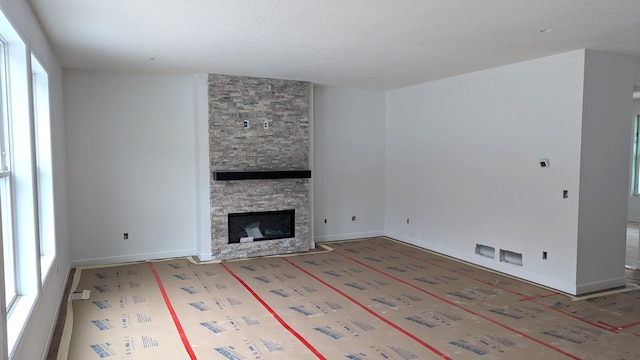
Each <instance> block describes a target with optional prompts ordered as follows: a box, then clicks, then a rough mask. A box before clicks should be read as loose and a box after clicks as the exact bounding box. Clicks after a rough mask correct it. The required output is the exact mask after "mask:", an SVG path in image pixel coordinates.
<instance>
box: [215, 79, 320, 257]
mask: <svg viewBox="0 0 640 360" xmlns="http://www.w3.org/2000/svg"><path fill="white" fill-rule="evenodd" d="M245 120H249V128H248V129H244V128H243V122H244V121H245ZM264 121H268V122H269V129H264V128H263V122H264ZM209 149H210V150H209V152H210V158H209V160H210V169H211V170H212V171H266V170H308V169H309V83H307V82H303V81H291V80H280V79H264V78H252V77H239V76H226V75H214V74H210V75H209ZM210 191H211V194H210V201H211V253H212V257H213V259H218V260H227V259H237V258H245V257H253V256H265V255H274V254H284V253H292V252H300V251H306V250H309V247H310V243H311V239H310V236H309V234H310V231H309V224H310V214H309V191H310V189H309V179H275V180H234V181H214V180H213V177H212V174H210ZM286 209H295V211H296V214H295V227H296V228H295V233H296V237H295V238H291V239H278V240H266V241H256V242H251V243H240V244H228V223H227V214H229V213H241V212H254V211H275V210H286Z"/></svg>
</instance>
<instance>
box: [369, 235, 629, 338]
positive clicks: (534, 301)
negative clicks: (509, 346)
mask: <svg viewBox="0 0 640 360" xmlns="http://www.w3.org/2000/svg"><path fill="white" fill-rule="evenodd" d="M377 245H378V246H380V247H382V248H384V249H387V250H390V251H394V252H396V253H399V254H402V255H404V256H406V257H408V258H411V259H414V260H417V261H422V262H425V263H427V264H429V265H432V266H436V267H438V268H440V269H443V270H447V271H450V272H452V273H454V274H456V275H460V276H462V277H466V278H467V279H471V280H475V281H478V282H480V283H483V284H485V285H489V286H491V287H494V288H496V289H500V290H503V291H506V292H509V293H512V294H515V295H519V296H524V297H523V298H521V299H520V300H519V301H530V302H532V303H535V304H538V305H540V306H543V307H545V308H548V309H550V310H553V311H557V312H558V313H560V314H562V315H566V316H568V317H571V318H573V319H575V320H578V321H580V322H583V323H585V324H589V325H591V326H595V327H597V328H599V329H602V330H605V331H610V332H614V333H615V332H617V331H616V329H613V328H609V327H606V326H602V325H599V324H597V323H594V322H592V321H589V320H586V319H583V318H581V317H579V316H575V315H572V314H569V313H567V312H564V311H562V310H560V309H556V308H554V307H553V306H550V305H547V304H545V303H542V302H539V301H537V299H542V298H546V297H550V296H556V295H559V293H558V292H552V293H550V294H546V295H539V296H526V295H524V294H521V293H518V292H516V291H512V290H510V289H506V288H504V287H500V286H496V285H494V284H492V283H490V282H488V281H484V280H481V279H477V278H474V277H473V276H470V275H467V274H464V273H462V272H459V271H456V270H452V269H449V268H447V267H445V266H440V265H438V264H435V263H432V262H431V261H429V260H425V259H421V258H419V257H415V256H412V255H409V254H405V253H404V252H402V251H398V250H395V249H393V248H391V247H388V246H385V245H382V244H377Z"/></svg>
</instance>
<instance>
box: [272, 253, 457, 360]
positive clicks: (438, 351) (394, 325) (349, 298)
mask: <svg viewBox="0 0 640 360" xmlns="http://www.w3.org/2000/svg"><path fill="white" fill-rule="evenodd" d="M282 260H284V261H286V262H288V263H289V264H291V265H292V266H293V267H295V268H296V269H298V270H300V271H302V272H303V273H305V274H307V275H309V276H310V277H312V278H313V279H315V280H316V281H318V282H320V283H322V284H323V285H324V286H326V287H328V288H330V289H331V290H333V291H335V292H337V293H338V294H340V295H342V296H344V297H345V298H346V299H348V300H349V301H351V302H352V303H354V304H356V305H358V306H360V307H361V308H362V309H364V310H365V311H367V312H368V313H369V314H371V315H373V316H375V317H376V318H378V319H380V320H381V321H382V322H384V323H385V324H387V325H389V326H391V327H392V328H394V329H396V330H398V331H400V332H401V333H403V334H404V335H406V336H408V337H409V338H411V339H412V340H414V341H416V342H417V343H419V344H420V345H422V346H424V347H426V348H427V349H429V350H431V351H432V352H433V353H434V354H437V355H438V356H440V357H441V358H443V359H451V358H450V357H448V356H447V355H445V354H444V353H442V352H441V351H440V350H438V349H436V348H435V347H433V346H431V345H429V344H427V343H426V342H424V341H423V340H422V339H420V338H419V337H417V336H415V335H413V334H412V333H410V332H408V331H407V330H405V329H403V328H401V327H400V326H398V325H397V324H395V323H393V322H391V321H390V320H388V319H387V318H384V317H382V316H380V315H379V314H378V313H377V312H375V311H373V310H371V309H369V308H368V307H366V306H365V305H363V304H362V303H360V302H358V300H356V299H354V298H352V297H351V296H349V295H347V294H346V293H344V292H342V291H340V290H339V289H337V288H336V287H334V286H332V285H331V284H329V283H327V282H326V281H324V280H322V279H320V278H319V277H317V276H315V275H313V274H312V273H310V272H308V271H307V270H305V269H303V268H301V267H300V266H298V265H296V264H294V263H293V262H291V261H289V260H288V259H285V258H282Z"/></svg>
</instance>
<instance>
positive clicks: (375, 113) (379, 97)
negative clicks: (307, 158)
mask: <svg viewBox="0 0 640 360" xmlns="http://www.w3.org/2000/svg"><path fill="white" fill-rule="evenodd" d="M313 92H314V99H313V105H314V106H313V113H314V126H313V144H314V158H313V191H314V197H313V199H314V200H313V201H314V230H315V239H316V241H331V240H342V239H352V238H360V237H366V236H379V235H382V234H383V232H384V206H385V205H384V191H385V188H384V177H385V173H384V151H385V145H384V141H385V140H384V119H385V110H384V109H385V95H384V93H383V92H377V91H365V90H354V89H341V88H334V87H327V86H320V85H315V86H314V91H313ZM352 216H355V217H356V219H355V221H352ZM325 219H326V223H325Z"/></svg>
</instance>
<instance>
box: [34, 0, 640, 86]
mask: <svg viewBox="0 0 640 360" xmlns="http://www.w3.org/2000/svg"><path fill="white" fill-rule="evenodd" d="M28 2H29V3H30V4H31V6H32V8H33V9H34V12H35V13H36V15H37V17H38V18H39V20H40V22H41V24H42V25H43V28H44V30H45V32H46V34H47V36H48V38H49V40H50V41H51V43H52V45H53V47H54V50H55V51H56V53H57V55H58V58H59V60H60V62H61V64H62V66H63V67H64V68H73V69H88V70H116V71H122V72H128V71H133V72H159V73H219V74H229V75H247V76H260V77H273V78H282V79H296V80H306V81H312V82H315V83H319V84H324V85H332V86H340V87H350V88H369V89H382V90H387V89H393V88H398V87H403V86H408V85H412V84H417V83H423V82H426V81H431V80H435V79H440V78H445V77H449V76H453V75H458V74H463V73H468V72H472V71H476V70H481V69H486V68H491V67H496V66H501V65H505V64H510V63H514V62H518V61H523V60H528V59H533V58H538V57H542V56H546V55H551V54H557V53H561V52H565V51H571V50H575V49H581V48H589V49H597V50H605V51H613V52H619V53H625V54H631V55H635V56H638V57H640V0H473V1H470V0H81V1H78V0H29V1H28ZM542 29H552V31H550V32H541V30H542ZM639 85H640V84H639Z"/></svg>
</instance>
